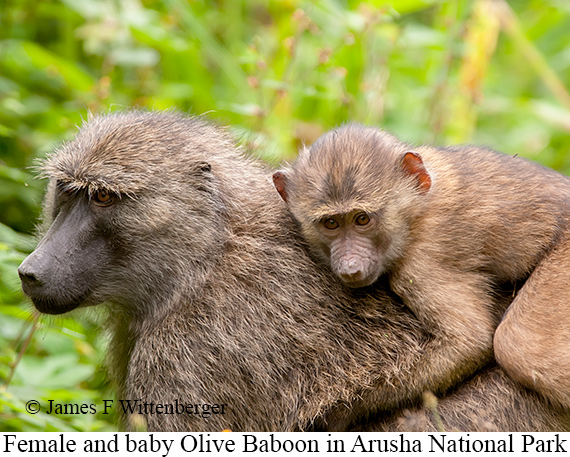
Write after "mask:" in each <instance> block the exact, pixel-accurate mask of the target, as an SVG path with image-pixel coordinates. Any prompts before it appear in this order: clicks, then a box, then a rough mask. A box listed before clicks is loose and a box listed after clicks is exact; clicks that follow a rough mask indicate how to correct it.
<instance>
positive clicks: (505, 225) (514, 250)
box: [274, 125, 570, 421]
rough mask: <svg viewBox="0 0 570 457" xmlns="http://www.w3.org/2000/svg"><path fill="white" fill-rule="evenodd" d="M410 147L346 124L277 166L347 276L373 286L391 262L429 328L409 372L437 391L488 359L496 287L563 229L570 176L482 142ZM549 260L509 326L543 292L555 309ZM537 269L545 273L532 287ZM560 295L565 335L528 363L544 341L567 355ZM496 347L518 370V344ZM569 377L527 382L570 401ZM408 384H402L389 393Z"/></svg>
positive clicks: (402, 291)
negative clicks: (287, 165)
mask: <svg viewBox="0 0 570 457" xmlns="http://www.w3.org/2000/svg"><path fill="white" fill-rule="evenodd" d="M410 149H411V148H410V146H408V145H407V144H405V143H403V142H401V141H399V140H398V139H397V138H395V137H393V136H392V135H390V134H388V133H386V132H383V131H381V130H378V129H374V128H366V127H362V126H359V125H347V126H344V127H341V128H338V129H336V130H333V131H331V132H329V133H326V134H325V135H323V136H322V137H321V138H320V139H319V140H318V141H317V142H315V144H314V145H312V146H311V147H310V148H308V149H305V150H303V151H302V152H301V153H300V156H299V158H298V159H297V160H296V162H295V163H294V164H293V165H292V167H291V169H290V170H286V171H281V172H276V173H275V174H274V183H275V186H276V188H277V190H278V192H279V193H280V195H281V197H282V198H283V199H284V200H285V201H286V202H287V203H288V206H289V208H290V210H291V212H292V214H293V215H294V216H295V218H296V219H297V221H298V222H299V224H300V226H301V229H302V232H303V234H304V236H305V238H306V240H307V241H308V243H309V245H310V246H311V247H312V248H313V250H314V251H315V252H316V254H317V255H318V256H319V257H320V258H321V259H322V260H324V262H326V263H327V264H329V265H330V267H331V270H332V271H333V272H334V273H335V274H336V275H337V276H338V277H339V278H340V279H341V281H342V282H343V283H344V284H345V285H347V286H349V287H353V288H360V287H363V288H366V287H367V286H370V285H371V284H374V283H375V282H376V281H377V279H378V278H379V277H380V276H382V275H384V274H387V276H388V278H389V283H390V287H391V288H392V290H394V291H395V292H396V293H397V294H398V295H399V296H400V297H401V298H402V299H403V301H404V303H405V304H406V306H407V307H408V308H409V309H411V310H412V311H413V313H414V314H415V315H416V316H417V317H418V318H419V319H420V321H421V322H422V323H423V324H424V326H425V328H426V329H429V331H430V333H431V334H432V335H433V339H432V340H431V341H430V342H429V343H428V345H427V346H426V349H425V354H424V356H423V357H422V359H421V361H420V362H419V363H418V364H417V365H416V366H415V367H414V370H413V371H412V374H411V377H412V378H414V379H416V380H417V381H418V382H417V384H416V387H418V388H419V389H420V390H422V389H423V390H434V391H439V390H441V389H446V388H448V387H449V386H450V385H453V384H455V383H457V382H458V381H459V380H461V379H463V378H464V377H465V376H466V375H469V374H470V373H473V371H474V370H475V369H477V368H480V367H481V366H482V365H483V364H485V363H487V362H488V361H489V360H490V359H491V357H492V350H493V345H492V343H493V334H494V331H495V329H496V327H497V324H498V322H499V318H500V316H501V314H502V311H503V310H502V309H501V308H497V307H496V306H495V305H494V303H495V302H494V300H493V295H494V294H495V293H496V290H497V288H498V287H500V286H501V285H502V284H504V283H508V282H514V281H520V280H525V279H526V278H527V277H528V276H529V275H530V274H531V273H532V272H533V270H534V268H535V267H536V266H537V265H538V264H539V262H540V261H541V260H543V259H545V257H547V256H548V255H549V253H550V251H551V249H552V248H553V247H554V246H556V244H557V243H559V241H560V239H561V236H562V235H563V234H564V233H566V232H568V217H569V213H570V199H569V198H570V180H569V179H568V178H566V177H564V176H562V175H560V174H558V173H556V172H554V171H552V170H549V169H546V168H543V167H541V166H539V165H537V164H534V163H531V162H528V161H526V160H524V159H521V158H517V157H509V156H506V155H504V154H499V153H496V152H493V151H490V150H486V149H483V148H478V147H463V148H446V149H442V148H434V147H430V146H421V147H419V148H415V149H414V150H413V152H412V151H411V150H410ZM565 252H567V253H570V250H568V249H566V250H565ZM546 262H547V263H545V265H544V267H543V269H542V270H543V271H542V275H543V276H542V277H543V279H542V280H537V279H536V278H533V277H532V276H531V279H530V280H529V282H528V284H527V285H525V287H524V288H523V290H522V291H521V292H520V293H519V296H518V297H517V298H516V299H515V300H514V303H513V304H512V310H511V312H509V315H508V316H507V317H506V320H505V323H504V324H503V326H504V327H505V329H504V332H505V334H506V332H507V331H509V330H512V331H514V332H518V331H519V330H518V328H517V325H518V323H519V322H520V321H521V319H522V318H519V317H517V319H519V321H516V322H515V321H514V319H515V315H516V314H517V313H516V310H517V309H520V308H521V307H527V306H536V305H533V304H532V303H533V301H534V300H535V299H536V297H541V299H542V300H543V301H542V309H543V310H544V309H545V308H546V307H548V309H551V302H550V298H551V297H550V296H549V294H548V293H547V292H546V291H542V290H541V289H542V288H549V287H550V286H549V285H548V282H549V278H550V275H549V272H548V271H549V270H548V269H549V268H550V267H549V266H548V265H549V261H548V260H547V261H546ZM558 262H559V265H560V267H565V268H566V269H567V268H568V267H570V262H568V261H564V260H563V259H562V258H560V259H559V260H558ZM544 270H546V271H544ZM537 274H538V272H537ZM561 274H563V273H562V272H561ZM564 277H565V278H568V275H566V276H564ZM537 281H538V282H540V283H541V285H540V286H536V287H534V288H532V289H531V290H530V291H529V292H528V293H527V292H526V291H525V289H527V288H528V286H529V285H531V284H533V283H536V282H537ZM558 287H559V288H560V290H559V291H558V292H556V293H563V292H562V289H564V287H563V285H562V284H559V285H558ZM367 290H369V289H367ZM563 294H564V293H563ZM552 295H555V294H552ZM565 295H566V294H565ZM557 303H558V304H559V306H556V305H555V306H554V307H552V310H553V311H554V314H555V315H556V319H560V320H561V322H564V328H562V329H560V330H561V332H563V336H561V337H560V338H559V339H556V340H555V339H552V340H549V341H551V344H548V345H544V346H542V348H533V349H532V350H527V351H525V352H524V357H518V356H516V359H517V360H518V362H519V363H521V364H522V366H523V368H522V369H525V367H529V366H536V365H537V364H538V363H540V362H544V360H543V355H542V354H543V353H542V350H548V349H551V350H552V351H553V358H552V359H551V360H550V361H548V362H546V364H547V365H548V364H551V367H550V368H552V365H553V364H552V362H558V361H559V360H560V358H561V357H563V356H564V357H566V359H565V360H564V361H563V362H562V366H563V367H568V364H569V363H570V360H569V357H570V353H569V349H568V341H569V336H570V328H569V322H570V321H569V319H568V318H567V316H566V315H565V314H563V313H564V308H565V306H566V303H565V302H563V301H558V302H557ZM535 309H538V308H535ZM536 313H537V314H542V315H544V314H546V313H544V312H543V313H540V312H538V311H536ZM527 317H531V316H527ZM511 318H512V320H513V323H510V324H509V323H508V321H509V320H511ZM524 319H526V318H524ZM548 319H553V318H552V316H550V317H547V318H543V319H541V322H542V323H544V321H545V320H548ZM558 327H560V325H559V326H558ZM544 331H545V328H542V329H537V330H536V332H537V335H536V336H537V338H534V339H532V341H536V340H537V339H539V338H544V337H546V335H545V333H544ZM509 338H510V337H507V338H506V341H507V342H508V341H509ZM523 347H524V346H523ZM500 350H501V354H500V356H499V360H500V361H501V363H504V364H505V366H507V367H508V368H509V369H512V370H513V371H514V372H516V371H517V368H516V367H512V366H511V364H509V362H508V361H509V359H510V357H511V351H513V350H522V348H513V346H512V345H508V346H506V347H504V346H501V347H500ZM531 355H532V358H529V356H531ZM514 358H515V357H513V359H514ZM520 358H522V359H523V360H522V361H521V360H519V359H520ZM518 369H519V370H520V369H521V368H518ZM565 373H567V372H565ZM560 374H561V373H560ZM563 378H564V379H561V378H560V377H556V378H550V379H544V378H542V380H541V382H540V383H538V384H532V383H527V384H532V385H533V387H534V388H536V389H538V390H539V391H540V392H542V393H543V394H545V395H547V396H549V397H551V398H553V399H555V400H558V401H560V402H564V401H565V402H566V405H568V406H570V402H568V401H567V400H568V386H569V381H568V377H567V376H563ZM420 380H421V381H420ZM546 385H548V387H544V386H546ZM420 390H418V391H417V392H413V393H415V394H420V393H421V392H420ZM409 394H410V391H406V390H405V389H401V391H400V392H398V394H397V395H396V394H393V401H394V403H395V404H397V402H400V401H403V400H405V399H406V398H407V397H406V396H407V395H409ZM379 395H382V394H379ZM380 402H381V404H385V403H384V399H383V397H382V399H381V400H380ZM363 404H364V407H366V406H365V405H366V404H374V401H373V400H370V399H368V400H366V399H364V401H363ZM350 420H352V418H350V416H348V417H347V421H350Z"/></svg>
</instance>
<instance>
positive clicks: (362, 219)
mask: <svg viewBox="0 0 570 457" xmlns="http://www.w3.org/2000/svg"><path fill="white" fill-rule="evenodd" d="M355 222H356V225H367V224H368V223H370V216H368V214H365V213H362V214H359V215H358V216H356V220H355Z"/></svg>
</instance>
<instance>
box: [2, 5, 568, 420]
mask: <svg viewBox="0 0 570 457" xmlns="http://www.w3.org/2000/svg"><path fill="white" fill-rule="evenodd" d="M569 31H570V2H568V1H567V0H512V1H509V2H508V3H507V2H506V1H504V0H471V1H469V0H465V1H442V0H399V1H392V2H391V1H385V0H375V1H368V2H359V1H351V0H319V1H313V2H306V1H301V0H285V1H270V0H217V1H215V0H191V1H188V0H161V1H158V0H157V1H155V0H81V1H76V0H40V1H38V0H2V1H1V4H0V431H7V430H28V431H33V430H113V429H115V425H114V418H113V417H112V416H109V417H107V416H103V415H102V414H100V413H98V414H95V415H90V414H87V415H70V416H57V417H54V416H50V415H47V414H45V412H41V413H39V414H37V415H30V414H28V413H26V412H25V408H24V405H25V402H26V401H28V400H31V399H35V400H38V401H40V402H41V403H42V406H45V405H46V402H47V400H48V399H54V400H56V401H58V402H70V403H95V404H96V405H98V407H99V409H100V410H101V409H102V408H101V399H102V398H113V392H112V391H111V390H110V388H109V387H108V386H107V385H106V384H105V381H104V380H105V373H104V369H103V356H104V352H105V340H104V337H103V335H102V332H101V330H100V326H99V322H98V320H99V319H98V316H97V315H96V314H95V311H91V310H87V311H83V312H76V313H75V315H74V316H73V317H74V319H70V318H67V317H61V316H60V317H53V318H45V317H42V318H39V319H38V318H37V317H35V316H34V315H33V313H32V307H31V305H30V304H29V303H28V302H26V301H25V299H24V298H23V296H22V293H21V292H20V287H19V281H18V278H17V274H16V268H17V266H18V265H19V263H20V262H21V261H22V260H23V258H24V257H25V255H26V253H28V252H29V251H30V250H31V249H33V247H34V245H35V239H34V238H33V231H34V224H36V223H37V222H38V217H39V210H40V204H41V199H42V192H43V187H44V183H43V182H41V181H39V180H37V179H35V178H34V173H33V170H31V168H30V167H31V166H33V164H34V160H35V159H36V158H41V157H43V156H44V155H45V154H46V153H48V152H50V151H52V150H53V149H54V148H55V147H56V145H57V144H58V143H59V142H61V141H62V140H65V139H67V138H70V137H71V136H72V135H73V133H74V131H75V130H76V126H77V125H79V124H81V122H82V119H85V118H86V117H87V113H88V112H89V111H91V112H107V111H109V110H115V109H121V108H125V107H131V106H138V107H145V108H151V109H169V108H172V107H176V108H179V109H182V110H185V111H188V112H192V113H197V114H202V113H207V114H208V116H210V117H211V118H214V119H216V120H218V121H219V122H221V123H224V124H229V125H230V126H231V128H232V129H233V130H234V131H235V133H236V135H237V136H238V137H239V138H242V139H243V141H245V142H246V143H247V144H249V146H250V147H251V149H252V150H253V151H254V153H255V154H257V155H259V156H261V157H263V158H264V159H265V160H267V161H268V162H269V163H271V164H273V165H276V164H277V163H279V161H281V160H283V159H285V160H286V159H291V158H293V157H294V156H295V153H296V151H297V148H298V147H299V145H300V144H302V143H311V142H312V141H314V139H315V138H316V137H318V136H319V135H320V134H321V133H322V132H324V131H325V130H327V129H329V128H331V127H334V126H336V125H338V124H340V123H342V122H345V121H347V120H355V121H359V122H363V123H366V124H371V125H379V126H382V127H384V128H386V129H388V130H390V131H393V132H394V133H396V134H397V135H399V136H400V137H401V138H402V139H404V140H407V141H410V142H413V143H424V142H429V143H435V144H441V145H447V144H456V143H477V144H486V145H489V146H492V147H494V148H496V149H499V150H502V151H504V152H506V153H509V154H518V155H521V156H526V157H529V158H531V159H533V160H536V161H538V162H541V163H543V164H544V165H547V166H550V167H553V168H555V169H557V170H560V171H561V172H563V173H567V174H568V173H570V154H569V153H570V135H569V131H570V96H569V94H568V86H569V84H568V83H569V81H570V35H569Z"/></svg>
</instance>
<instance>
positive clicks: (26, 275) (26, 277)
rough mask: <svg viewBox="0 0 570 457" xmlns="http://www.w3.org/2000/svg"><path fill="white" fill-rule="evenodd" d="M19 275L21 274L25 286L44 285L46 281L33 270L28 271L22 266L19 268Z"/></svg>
mask: <svg viewBox="0 0 570 457" xmlns="http://www.w3.org/2000/svg"><path fill="white" fill-rule="evenodd" d="M18 276H20V281H22V284H23V285H24V286H29V287H40V286H43V285H44V282H43V281H42V280H41V279H39V278H38V277H37V276H36V275H35V274H34V273H33V272H29V271H26V270H25V269H24V268H22V267H21V266H20V268H18Z"/></svg>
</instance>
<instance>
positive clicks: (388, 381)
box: [19, 111, 570, 431]
mask: <svg viewBox="0 0 570 457" xmlns="http://www.w3.org/2000/svg"><path fill="white" fill-rule="evenodd" d="M43 168H44V170H45V174H46V175H47V176H48V177H49V178H50V185H49V190H48V194H47V196H46V206H45V208H46V209H45V219H46V221H45V222H46V223H45V227H46V231H47V233H46V234H45V237H44V239H43V240H42V242H40V245H39V246H38V248H37V249H36V251H34V253H32V254H31V255H30V256H29V257H28V258H27V259H26V260H25V261H24V262H23V264H22V265H21V266H20V269H19V271H20V276H21V277H22V283H23V286H24V290H25V291H26V292H27V293H28V294H29V295H30V296H31V298H32V300H33V301H34V303H35V304H36V306H38V305H39V306H41V307H42V309H44V310H45V312H49V313H60V312H65V311H67V310H68V309H69V308H71V307H77V306H87V305H95V304H97V303H106V304H107V306H106V307H107V309H108V312H109V327H110V330H111V332H112V340H111V344H110V347H109V365H110V367H111V368H112V374H113V377H114V379H115V381H116V383H117V385H118V396H119V398H120V399H131V400H134V399H142V400H143V401H146V402H149V403H150V402H154V403H173V402H174V401H175V400H178V401H179V402H182V403H185V404H186V403H192V404H212V403H217V404H227V407H226V408H225V414H224V415H221V414H218V415H212V416H210V417H208V418H201V417H199V416H196V415H186V414H184V415H177V414H171V415H152V414H146V415H144V416H145V417H144V419H145V420H146V424H147V426H148V430H150V431H161V430H163V431H204V430H207V431H221V430H223V429H230V430H234V431H249V430H256V431H269V430H279V431H291V430H308V429H311V428H313V427H315V425H316V424H315V421H316V420H317V419H319V418H321V417H322V416H323V414H324V413H325V412H327V411H328V412H330V414H332V417H333V418H334V412H335V411H339V410H342V408H343V407H345V406H343V405H348V406H349V407H350V405H352V403H353V402H354V399H355V398H360V397H363V398H365V397H367V396H369V394H370V392H376V391H378V390H379V389H380V390H383V391H385V392H386V395H387V396H390V395H395V394H396V393H397V392H400V391H402V390H404V391H406V392H407V393H408V395H409V394H411V393H413V392H415V391H417V390H418V389H419V388H420V386H419V385H418V382H420V381H421V380H418V381H417V382H416V380H415V379H414V378H413V377H411V376H410V374H411V373H412V372H413V369H414V367H415V366H416V365H417V364H418V363H420V361H421V360H422V358H423V354H424V346H425V344H426V343H427V342H428V341H429V338H430V335H428V334H427V333H426V332H425V331H423V329H422V327H421V326H420V324H419V322H418V320H417V319H415V318H414V317H413V315H412V314H411V313H409V312H408V311H407V310H406V309H405V308H404V307H403V306H402V305H401V303H400V302H399V300H398V299H397V298H396V297H395V296H393V295H392V294H390V293H389V292H388V291H387V290H388V289H387V287H379V288H377V289H375V290H374V293H373V294H369V293H368V292H367V291H364V290H362V291H349V290H346V289H345V288H344V287H342V285H341V284H339V283H338V281H336V278H334V277H333V276H332V274H331V273H330V272H329V271H327V269H325V268H319V267H317V266H316V265H315V263H314V262H313V261H312V260H311V258H310V256H309V255H308V254H307V251H306V249H305V246H304V243H303V241H302V239H301V238H300V236H298V232H297V229H296V226H295V224H294V222H293V220H292V218H291V217H290V216H289V215H288V212H287V210H286V208H285V207H284V205H283V204H282V202H281V201H280V200H279V197H278V196H277V194H276V193H275V192H273V191H272V188H271V183H270V177H269V174H268V171H267V170H265V168H264V167H262V166H261V165H260V164H259V163H257V162H254V161H252V160H251V159H249V158H246V157H244V156H243V155H242V154H241V153H240V152H239V151H238V150H237V148H236V147H235V144H234V142H233V141H232V140H231V138H230V137H229V136H228V135H227V134H226V133H225V132H224V131H223V130H221V129H219V128H216V127H213V126H211V125H209V124H208V123H207V122H205V121H204V120H202V119H200V118H187V117H184V116H181V115H179V114H174V113H144V112H135V111H133V112H126V113H117V114H112V115H108V116H101V117H95V118H93V119H91V120H90V121H89V122H87V123H86V124H85V125H84V126H83V128H82V129H81V131H80V132H79V133H78V135H77V137H76V138H75V139H74V140H73V141H71V142H70V143H68V144H66V145H64V146H63V147H62V148H60V149H59V150H58V151H56V152H55V153H54V154H53V155H51V156H50V157H49V158H48V159H47V161H46V162H45V164H44V167H43ZM102 189H104V190H107V191H108V192H113V193H114V197H113V204H110V205H107V206H105V205H101V204H100V203H101V202H100V200H101V198H100V195H99V194H98V192H100V191H101V190H102ZM62 232H63V234H64V235H65V236H64V237H62V236H61V233H62ZM76 233H80V234H81V236H78V237H77V236H76V235H75V234H76ZM62 239H63V240H64V241H62ZM66 239H69V240H72V241H73V243H72V241H69V243H67V244H66V243H65V240H66ZM54 247H57V248H58V250H57V251H55V252H54V250H53V248H54ZM59 248H61V249H59ZM85 253H87V254H89V255H88V257H87V259H84V258H83V257H84V255H85ZM85 271H87V272H88V274H84V272H85ZM54 277H55V278H57V283H56V284H53V278H54ZM85 283H86V284H87V285H88V287H86V286H85ZM62 305H63V306H62ZM533 401H534V400H532V401H531V402H530V404H531V406H532V404H533V403H532V402H533ZM521 403H523V404H527V403H528V399H527V397H526V396H523V397H521ZM410 404H411V403H410ZM461 407H462V406H457V405H456V410H455V413H454V414H457V415H459V416H461V415H462V413H461ZM492 407H493V408H497V409H500V410H501V411H502V412H503V413H501V414H505V415H509V416H512V417H513V420H515V421H518V425H517V427H519V428H520V429H526V428H530V427H535V426H536V429H541V430H542V429H547V428H549V427H550V426H551V423H552V421H553V420H554V421H558V422H557V423H558V427H566V428H568V427H570V417H568V416H566V417H564V416H561V415H559V414H558V413H556V412H554V411H550V410H548V409H545V410H543V409H537V410H536V415H537V416H538V417H539V419H536V422H535V421H534V420H532V421H531V419H530V418H527V417H524V416H520V415H518V413H517V411H518V408H519V405H512V404H508V403H506V402H503V403H500V402H497V404H493V405H492ZM386 414H388V415H389V414H390V411H387V412H386ZM358 419H359V420H360V421H363V422H366V421H367V420H368V416H367V414H363V415H362V417H359V418H358ZM541 420H542V422H541ZM539 423H540V425H537V424H539ZM126 425H127V427H133V425H132V424H130V422H129V421H128V420H127V421H126ZM497 426H498V427H499V428H500V427H501V424H498V425H497Z"/></svg>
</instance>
